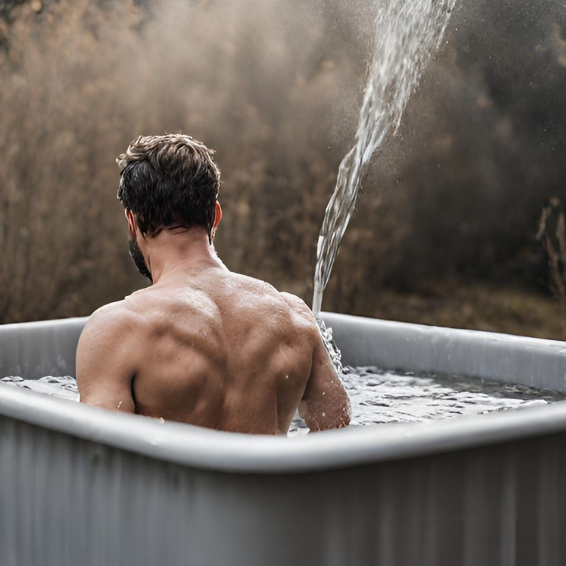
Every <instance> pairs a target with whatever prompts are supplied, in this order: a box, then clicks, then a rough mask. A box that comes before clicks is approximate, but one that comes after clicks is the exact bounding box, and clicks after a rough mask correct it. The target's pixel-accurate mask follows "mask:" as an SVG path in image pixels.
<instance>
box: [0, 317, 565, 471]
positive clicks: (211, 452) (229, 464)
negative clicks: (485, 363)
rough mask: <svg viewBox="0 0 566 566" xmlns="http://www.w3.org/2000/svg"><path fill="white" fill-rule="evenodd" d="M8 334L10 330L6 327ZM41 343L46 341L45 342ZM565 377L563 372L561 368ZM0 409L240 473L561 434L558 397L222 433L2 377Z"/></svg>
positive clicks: (522, 341)
mask: <svg viewBox="0 0 566 566" xmlns="http://www.w3.org/2000/svg"><path fill="white" fill-rule="evenodd" d="M321 314H322V316H323V318H325V319H327V318H330V321H331V324H332V320H334V321H337V320H338V319H343V320H345V321H349V320H350V321H355V322H356V323H358V324H361V325H366V324H370V325H378V326H379V327H381V328H382V329H383V328H385V329H386V330H388V329H395V328H399V327H403V328H405V329H406V331H407V332H409V333H417V334H424V335H426V336H427V337H428V338H427V340H429V342H430V340H431V336H432V339H433V342H432V343H433V344H434V343H437V341H436V342H435V340H436V338H435V337H436V336H439V335H443V334H446V333H450V335H451V336H464V337H473V342H479V343H481V344H484V343H485V342H486V341H488V342H489V343H494V342H495V343H497V342H501V341H502V342H504V343H505V344H508V345H511V344H515V345H521V347H522V348H523V349H525V348H526V349H528V350H530V349H531V348H533V349H535V350H537V352H542V351H544V352H545V355H546V354H548V353H550V354H552V355H555V354H556V353H558V354H559V356H560V359H562V358H564V361H566V343H565V342H559V341H553V340H542V339H538V338H529V337H517V336H508V335H503V334H495V333H486V332H478V331H470V330H461V329H445V328H442V327H432V326H423V325H414V324H408V323H398V322H390V321H379V320H376V319H369V318H363V317H353V316H351V315H337V314H335V313H321ZM86 320H87V318H86V317H85V318H74V319H60V320H54V321H40V322H33V323H19V324H11V325H4V327H3V328H2V327H0V329H1V330H2V332H0V333H1V334H3V333H4V332H6V333H7V332H10V331H11V330H16V331H17V332H16V334H20V333H23V332H25V331H27V330H32V329H35V330H36V331H38V330H42V329H49V330H53V331H54V332H53V335H54V336H55V338H53V339H54V340H55V342H57V340H59V339H61V340H63V338H57V336H59V334H58V332H59V330H58V329H61V330H64V329H66V328H71V327H72V329H73V330H72V333H76V331H77V330H78V329H79V328H81V327H82V325H83V324H84V322H85V321H86ZM10 334H11V333H10ZM48 343H49V345H51V342H50V341H48ZM561 375H563V373H562V374H561ZM0 415H4V416H6V417H9V418H12V419H16V420H18V421H21V422H25V423H28V424H31V425H35V426H39V427H43V428H46V429H49V430H52V431H57V432H60V433H64V434H67V435H70V436H73V437H76V438H81V439H84V440H88V441H93V442H96V443H100V444H103V445H107V446H111V447H115V448H119V449H123V450H126V451H129V452H134V453H138V454H141V455H144V456H147V457H149V458H153V459H158V460H163V461H166V462H171V463H175V464H180V465H182V466H188V467H193V468H200V469H206V470H215V471H218V472H239V473H266V474H280V473H306V472H315V471H321V470H331V469H340V468H346V467H351V466H363V465H369V464H374V463H378V462H387V461H393V460H399V459H409V458H417V457H421V456H425V455H431V454H440V453H445V452H448V451H456V450H465V449H468V448H473V447H478V446H485V445H492V444H496V443H502V442H510V441H514V440H520V439H523V438H528V437H531V438H532V437H536V436H542V435H545V434H552V433H560V432H566V401H562V402H556V403H552V404H550V405H545V406H533V407H525V408H518V409H513V410H510V411H505V412H499V413H490V414H484V415H468V416H459V417H455V418H453V419H447V420H442V421H430V422H426V423H403V424H401V423H398V424H384V425H376V426H367V427H348V428H347V429H341V430H332V431H326V432H319V433H315V434H310V435H307V436H306V437H305V436H303V437H297V438H291V439H289V438H286V437H273V436H263V435H250V434H239V433H230V432H222V431H216V430H211V429H205V428H202V427H197V426H193V425H187V424H181V423H175V422H170V421H167V422H165V421H163V422H162V421H161V420H160V419H152V418H148V417H142V416H140V415H131V414H124V413H118V412H115V411H108V410H105V409H101V408H96V407H90V406H86V405H82V404H79V403H76V402H74V401H69V400H65V399H59V398H54V397H50V396H47V395H43V394H40V393H36V392H34V391H29V390H27V391H26V390H22V389H19V388H17V387H14V386H11V385H7V384H3V383H0Z"/></svg>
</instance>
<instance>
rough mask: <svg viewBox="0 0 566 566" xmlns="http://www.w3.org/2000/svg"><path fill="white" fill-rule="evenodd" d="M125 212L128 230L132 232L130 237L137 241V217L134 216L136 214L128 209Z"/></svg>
mask: <svg viewBox="0 0 566 566" xmlns="http://www.w3.org/2000/svg"><path fill="white" fill-rule="evenodd" d="M124 212H125V214H126V218H127V220H128V229H129V231H130V236H131V237H132V238H134V239H135V237H136V228H137V223H136V217H135V216H134V213H133V212H132V211H131V210H130V209H129V208H126V210H125V211H124Z"/></svg>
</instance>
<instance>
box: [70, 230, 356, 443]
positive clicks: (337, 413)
mask: <svg viewBox="0 0 566 566" xmlns="http://www.w3.org/2000/svg"><path fill="white" fill-rule="evenodd" d="M170 237H171V235H167V237H166V238H165V239H167V238H170ZM193 240H194V238H193ZM173 241H174V240H173ZM191 241H192V240H191ZM195 241H196V242H197V243H196V244H195V245H194V246H193V244H191V246H192V247H191V250H192V251H193V252H194V250H195V249H196V250H201V251H202V253H200V252H199V253H191V254H190V256H189V257H190V259H189V260H186V261H183V259H182V258H183V257H184V256H183V254H182V249H181V248H182V247H181V248H179V250H180V251H179V254H180V256H179V257H181V260H180V261H177V262H175V261H169V260H168V261H165V262H164V263H163V265H164V266H165V267H163V269H161V267H162V266H161V264H159V263H158V261H157V260H156V258H157V257H160V256H158V255H157V254H156V251H155V250H151V249H150V250H149V251H148V250H147V249H146V254H147V256H148V257H149V258H150V259H153V260H154V262H153V263H155V265H156V266H157V265H158V266H159V269H151V271H152V275H153V279H154V284H153V285H152V286H151V287H148V288H147V289H142V290H140V291H137V292H136V293H134V294H132V295H130V296H129V297H127V298H126V299H124V300H123V301H120V302H117V303H112V304H110V305H107V306H105V307H102V308H101V309H99V310H98V311H96V313H94V314H93V316H92V317H91V318H90V320H89V322H88V323H87V325H86V327H85V329H84V331H83V334H82V335H81V338H80V342H79V347H78V351H77V382H78V386H79V391H80V395H81V401H82V402H83V403H87V404H89V405H95V406H98V407H103V408H106V409H114V410H118V411H125V412H130V413H138V414H141V415H146V416H150V417H157V418H163V419H166V420H173V421H179V422H184V423H190V424H194V425H198V426H203V427H208V428H213V429H218V430H225V431H234V432H246V433H257V434H285V433H286V432H287V430H288V427H289V424H290V423H291V420H292V418H293V415H294V413H295V410H296V409H297V408H299V413H300V415H301V416H302V417H303V418H304V419H305V421H306V423H307V424H308V426H309V427H310V428H311V430H314V431H317V430H325V429H329V428H337V427H342V426H346V425H347V424H348V423H349V420H350V419H349V401H348V397H347V394H346V392H345V390H344V388H343V387H342V384H341V382H340V380H339V379H338V376H337V375H336V372H335V370H334V367H333V365H332V363H331V361H330V358H329V357H328V354H327V352H326V350H325V348H324V345H323V344H322V341H321V338H320V335H319V332H318V327H317V324H316V321H315V319H314V316H313V314H312V312H311V311H310V309H309V308H308V307H307V306H306V305H305V304H304V303H303V302H302V301H301V300H300V299H298V298H297V297H295V296H293V295H289V294H286V293H279V292H277V291H276V290H275V289H274V288H273V287H272V286H271V285H269V284H267V283H265V282H263V281H259V280H256V279H252V278H250V277H246V276H243V275H240V274H236V273H232V272H230V271H229V270H228V269H227V268H226V267H225V266H224V265H223V264H222V263H221V262H220V260H219V259H218V258H217V257H216V255H215V253H213V248H210V249H209V250H205V249H204V247H203V246H205V245H208V242H206V241H205V240H203V239H202V238H200V236H198V237H197V238H196V240H195ZM152 245H153V244H152ZM160 245H161V244H160ZM201 248H202V249H201ZM156 249H160V248H156ZM152 254H153V255H152ZM156 274H157V275H158V277H157V279H158V280H157V279H156Z"/></svg>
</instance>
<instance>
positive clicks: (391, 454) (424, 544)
mask: <svg viewBox="0 0 566 566" xmlns="http://www.w3.org/2000/svg"><path fill="white" fill-rule="evenodd" d="M324 318H325V320H326V322H327V323H328V324H330V325H331V326H332V327H333V328H334V334H335V337H336V340H337V342H338V344H339V345H340V347H341V348H342V350H343V354H344V358H345V362H346V363H348V364H352V365H370V364H371V365H378V366H381V367H382V368H384V369H397V370H398V369H401V370H405V371H413V372H418V373H437V374H457V375H462V376H469V377H476V378H485V379H491V380H498V381H510V382H516V383H521V384H525V385H535V386H537V387H545V388H552V389H555V390H559V391H565V390H566V343H562V342H553V341H545V340H536V339H528V338H515V337H510V336H504V335H498V334H489V333H481V332H469V331H461V330H449V329H443V328H432V327H424V326H417V325H410V324H401V323H392V322H384V321H378V320H370V319H361V318H355V317H349V316H341V315H335V314H326V315H324ZM84 322H85V321H84V319H73V320H64V321H52V322H41V323H29V324H20V325H6V326H0V375H21V376H23V377H25V378H37V377H40V376H44V375H73V374H74V354H75V348H76V343H77V339H78V336H79V334H80V331H81V329H82V327H83V325H84ZM565 530H566V403H563V402H561V403H556V404H553V405H549V406H543V407H532V408H527V409H521V410H516V411H508V412H504V413H494V414H489V415H479V416H474V417H459V418H456V419H453V420H445V421H438V422H433V423H427V424H411V425H387V426H375V427H359V428H353V427H351V428H349V429H345V430H339V431H331V432H325V433H319V434H313V435H309V436H307V437H300V438H293V439H287V438H271V437H262V436H245V435H236V434H229V433H222V432H216V431H210V430H205V429H200V428H197V427H191V426H186V425H180V424H176V423H169V422H166V423H163V424H162V423H160V422H159V421H157V420H153V419H145V418H141V417H137V416H132V415H123V414H118V413H111V412H107V411H103V410H99V409H94V408H91V407H85V406H81V405H78V404H75V403H73V402H70V401H65V400H62V399H56V398H51V397H48V396H44V395H40V394H38V393H33V392H30V391H25V390H21V389H18V388H15V387H10V386H9V385H4V384H0V564H1V565H2V566H34V565H38V566H95V565H96V566H114V565H122V564H124V565H125V564H127V565H133V566H146V565H147V566H155V565H161V566H176V565H198V566H200V565H211V566H302V565H305V566H306V565H308V566H317V565H324V566H327V565H328V566H334V565H336V566H338V565H340V566H342V565H345V566H358V565H360V566H361V565H364V566H366V565H373V564H376V565H380V566H389V565H391V566H393V565H394V566H427V565H430V566H444V565H446V566H456V565H465V566H470V565H474V566H476V565H477V566H489V565H496V564H497V565H499V564H502V565H514V564H521V565H523V564H524V565H525V566H534V565H541V566H542V565H544V566H546V565H556V566H559V565H560V566H562V565H563V564H565V563H566V536H564V535H565V532H564V531H565Z"/></svg>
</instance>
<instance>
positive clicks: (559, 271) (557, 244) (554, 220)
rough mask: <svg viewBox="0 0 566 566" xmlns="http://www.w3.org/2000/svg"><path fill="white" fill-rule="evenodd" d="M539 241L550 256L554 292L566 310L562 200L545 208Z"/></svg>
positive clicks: (565, 233)
mask: <svg viewBox="0 0 566 566" xmlns="http://www.w3.org/2000/svg"><path fill="white" fill-rule="evenodd" d="M537 240H538V241H540V242H541V243H542V244H543V246H544V249H545V250H546V253H547V256H548V265H549V272H550V279H551V287H552V290H553V291H554V293H555V295H556V297H557V298H558V300H559V301H560V304H561V305H562V308H566V221H565V219H564V209H563V207H562V204H561V202H560V199H558V198H556V197H555V198H552V199H550V201H549V203H548V205H547V206H545V207H544V208H543V210H542V214H541V217H540V221H539V229H538V233H537Z"/></svg>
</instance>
